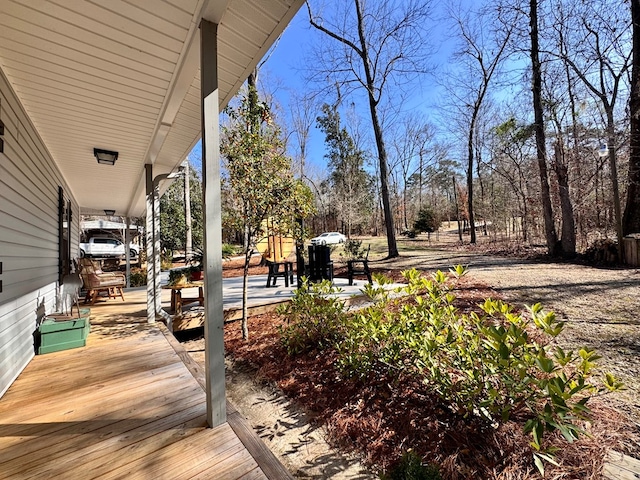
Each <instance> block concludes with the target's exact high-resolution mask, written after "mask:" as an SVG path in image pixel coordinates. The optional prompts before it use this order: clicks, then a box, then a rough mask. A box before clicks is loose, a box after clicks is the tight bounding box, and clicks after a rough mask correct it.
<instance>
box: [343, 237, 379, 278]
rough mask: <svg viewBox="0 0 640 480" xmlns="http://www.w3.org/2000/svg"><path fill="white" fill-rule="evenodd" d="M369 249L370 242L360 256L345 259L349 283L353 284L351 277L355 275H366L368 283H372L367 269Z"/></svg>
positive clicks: (369, 271)
mask: <svg viewBox="0 0 640 480" xmlns="http://www.w3.org/2000/svg"><path fill="white" fill-rule="evenodd" d="M369 250H371V244H369V246H368V247H367V252H366V253H365V255H364V256H363V257H362V258H356V259H354V260H347V273H348V275H349V285H353V277H354V276H355V275H366V276H367V280H368V281H369V283H373V282H372V280H371V270H370V269H369Z"/></svg>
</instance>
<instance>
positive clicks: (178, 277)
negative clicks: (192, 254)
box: [169, 267, 191, 285]
mask: <svg viewBox="0 0 640 480" xmlns="http://www.w3.org/2000/svg"><path fill="white" fill-rule="evenodd" d="M190 270H191V267H178V268H172V269H171V270H169V285H178V284H181V283H185V282H187V281H188V280H189V275H190Z"/></svg>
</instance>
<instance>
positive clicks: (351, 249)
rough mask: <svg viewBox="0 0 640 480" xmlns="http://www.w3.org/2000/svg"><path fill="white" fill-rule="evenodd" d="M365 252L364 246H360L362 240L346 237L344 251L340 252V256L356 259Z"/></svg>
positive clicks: (362, 256)
mask: <svg viewBox="0 0 640 480" xmlns="http://www.w3.org/2000/svg"><path fill="white" fill-rule="evenodd" d="M366 252H367V250H366V248H364V247H363V246H362V240H353V239H351V238H348V239H347V241H346V242H344V251H342V252H340V256H341V257H344V258H345V260H357V259H359V258H364V256H365V255H366Z"/></svg>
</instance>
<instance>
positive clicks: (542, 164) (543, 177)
mask: <svg viewBox="0 0 640 480" xmlns="http://www.w3.org/2000/svg"><path fill="white" fill-rule="evenodd" d="M529 6H530V10H529V15H530V20H529V21H530V27H531V69H532V77H533V85H532V91H533V112H534V116H535V130H536V151H537V156H538V167H539V170H540V172H539V173H540V190H541V196H542V198H541V200H542V211H543V216H544V231H545V237H546V240H547V249H548V252H549V254H550V255H556V253H557V243H558V236H557V234H556V229H555V225H554V224H553V209H552V207H551V190H550V188H549V176H548V174H547V159H546V157H547V152H546V145H545V141H546V140H545V132H544V115H543V113H544V112H543V108H542V71H541V70H542V69H541V67H540V58H539V47H538V1H537V0H530V3H529Z"/></svg>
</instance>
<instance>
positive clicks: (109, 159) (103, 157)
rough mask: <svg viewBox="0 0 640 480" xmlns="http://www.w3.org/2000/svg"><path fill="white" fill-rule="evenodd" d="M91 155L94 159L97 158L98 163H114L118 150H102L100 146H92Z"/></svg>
mask: <svg viewBox="0 0 640 480" xmlns="http://www.w3.org/2000/svg"><path fill="white" fill-rule="evenodd" d="M93 155H94V156H95V157H96V160H98V163H101V164H103V165H114V164H115V163H116V160H117V159H118V152H112V151H111V150H102V149H101V148H94V149H93Z"/></svg>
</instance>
